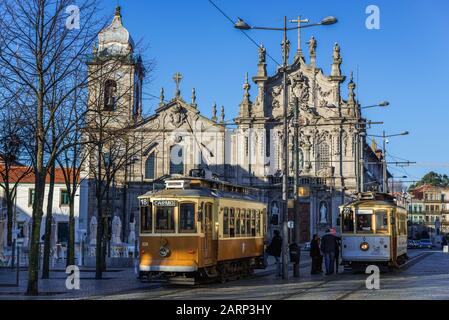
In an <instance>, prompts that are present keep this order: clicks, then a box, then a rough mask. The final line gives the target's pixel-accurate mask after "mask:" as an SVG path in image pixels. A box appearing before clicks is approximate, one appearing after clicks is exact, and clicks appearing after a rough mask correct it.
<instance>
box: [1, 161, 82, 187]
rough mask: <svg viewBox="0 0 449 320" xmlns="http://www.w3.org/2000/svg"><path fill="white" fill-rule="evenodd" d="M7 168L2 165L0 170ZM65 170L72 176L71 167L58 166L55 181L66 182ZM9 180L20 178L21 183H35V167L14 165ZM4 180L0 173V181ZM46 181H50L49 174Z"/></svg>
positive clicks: (14, 180)
mask: <svg viewBox="0 0 449 320" xmlns="http://www.w3.org/2000/svg"><path fill="white" fill-rule="evenodd" d="M4 170H5V167H4V166H2V165H0V172H3V171H4ZM64 170H65V171H66V172H67V173H68V174H69V176H70V177H71V173H70V172H71V169H63V168H56V169H55V183H65V179H64ZM9 177H10V179H9V181H10V182H17V181H18V180H20V183H34V182H35V176H34V173H33V169H32V168H30V167H26V166H15V167H12V168H11V170H10V172H9ZM78 181H79V174H78ZM2 182H4V180H3V175H1V174H0V183H2ZM45 183H50V176H49V175H48V174H47V176H46V177H45Z"/></svg>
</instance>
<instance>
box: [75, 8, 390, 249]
mask: <svg viewBox="0 0 449 320" xmlns="http://www.w3.org/2000/svg"><path fill="white" fill-rule="evenodd" d="M308 46H309V48H308V51H309V52H308V53H309V57H308V59H307V60H308V61H306V57H305V55H304V53H303V51H302V50H301V48H300V46H299V45H298V50H297V51H296V54H295V56H294V57H293V58H292V59H291V60H293V61H292V63H291V64H290V65H289V66H288V68H287V78H288V85H287V89H288V98H289V99H288V110H289V112H288V113H289V135H288V149H289V155H288V159H294V158H293V155H294V154H295V153H296V154H297V155H298V167H299V177H300V180H299V182H300V186H301V188H300V190H301V194H300V197H299V208H300V216H301V223H300V230H301V241H302V242H305V241H309V239H310V238H311V235H313V234H314V233H322V232H324V230H325V229H326V228H328V227H335V226H336V225H337V220H338V219H337V218H338V206H339V205H340V204H342V203H344V202H345V201H347V200H349V199H350V198H351V197H352V196H353V195H354V194H355V193H356V192H357V191H359V190H360V184H361V183H363V184H364V185H366V186H370V188H376V187H378V186H379V185H381V182H382V170H381V169H382V167H381V166H380V165H376V163H375V162H376V161H377V162H379V164H380V157H379V156H378V155H376V154H375V152H374V151H373V150H372V149H371V148H370V147H369V146H368V145H367V143H366V142H365V138H364V136H365V133H366V121H365V119H363V118H362V115H361V107H360V105H359V103H358V102H357V100H356V96H355V87H356V85H355V83H354V81H353V78H352V75H351V77H350V78H349V81H348V83H347V86H348V92H349V94H348V96H347V97H342V94H341V87H342V86H343V85H344V83H345V81H346V77H345V76H344V75H342V73H341V70H340V66H341V64H342V57H341V53H340V47H339V45H338V44H337V43H336V44H335V46H334V49H333V63H332V66H331V73H330V74H329V75H327V74H325V73H324V71H323V70H322V69H320V68H318V67H317V66H316V47H317V41H316V40H315V39H314V38H313V37H312V39H310V41H309V42H308ZM133 49H134V44H133V42H132V39H131V36H130V35H129V32H128V31H127V30H126V29H125V27H124V26H123V23H122V17H121V13H120V10H119V9H118V10H117V11H116V14H115V17H114V20H113V22H112V24H111V25H110V26H109V27H107V28H105V29H104V30H103V31H102V32H100V34H99V45H98V48H95V49H94V57H95V56H98V57H100V56H101V58H102V59H101V61H102V62H101V63H102V64H104V63H106V64H107V63H108V61H109V59H111V60H113V59H117V57H121V58H125V60H126V61H127V63H125V64H123V65H120V67H118V68H116V70H114V71H113V72H111V73H109V74H108V76H107V78H98V77H95V80H92V82H91V83H90V85H89V90H90V92H96V94H97V95H98V96H100V97H102V98H101V99H100V100H103V101H102V102H101V103H100V105H102V108H103V110H104V112H107V113H108V114H111V113H116V114H117V113H119V114H120V115H121V116H123V117H124V119H126V120H125V121H113V122H111V123H113V124H111V125H113V126H116V127H120V126H123V127H127V128H130V127H132V130H130V131H127V132H129V134H130V135H133V137H135V138H136V139H139V141H141V143H140V144H136V145H135V146H134V147H133V148H134V154H133V157H132V161H130V162H129V163H127V164H126V166H125V167H124V168H122V169H121V170H120V173H119V174H117V177H116V179H115V181H114V183H115V188H116V189H114V190H115V191H114V192H115V196H114V197H113V201H114V204H113V205H112V206H111V208H112V209H111V210H112V213H111V215H112V216H113V217H119V218H120V219H121V221H122V225H123V230H122V235H121V239H122V241H123V242H127V241H128V240H129V231H130V228H131V229H133V230H134V227H135V224H137V226H136V227H135V228H136V230H139V229H138V224H139V221H138V220H139V219H138V216H139V213H138V212H139V207H138V201H137V196H139V195H141V194H143V193H145V192H147V191H149V190H152V189H154V188H158V187H160V186H161V185H162V182H163V179H164V177H167V176H170V175H189V174H190V173H191V170H193V169H203V170H204V172H205V175H206V178H217V179H220V180H225V181H229V182H232V183H236V184H240V185H247V186H253V187H256V188H258V189H260V190H261V191H260V196H261V198H262V199H263V200H264V201H265V202H266V203H267V204H268V214H269V217H268V220H269V221H270V229H274V228H279V227H280V219H279V213H280V211H281V210H280V209H281V204H282V190H281V181H282V174H283V173H282V159H283V158H284V154H283V150H282V149H283V148H282V145H283V141H284V139H285V137H284V136H283V126H282V119H283V94H284V92H283V85H282V76H283V75H282V72H281V71H279V70H278V72H277V73H276V74H274V75H268V74H267V62H266V50H265V48H264V47H263V46H261V47H260V48H259V52H258V62H257V64H256V63H255V66H254V69H256V68H257V69H256V70H257V71H256V72H255V75H254V76H253V77H252V85H253V86H255V87H256V88H257V96H256V97H254V98H252V97H251V95H250V89H251V83H250V79H249V77H248V75H247V76H246V79H245V81H244V84H243V98H242V102H241V103H240V105H239V106H236V107H238V108H239V114H238V117H237V118H236V119H233V120H232V121H227V120H226V119H225V110H224V108H223V107H221V109H220V110H217V106H216V105H214V106H213V107H212V115H211V117H207V116H205V115H202V114H201V113H200V111H199V109H198V105H197V102H196V92H195V89H193V90H192V92H191V94H190V92H189V94H188V96H189V98H187V99H185V98H184V95H183V93H182V92H181V87H182V86H181V83H182V75H181V74H179V73H177V74H175V75H174V76H173V80H174V81H175V83H176V91H175V93H174V94H173V95H172V97H166V93H165V91H164V89H161V93H160V101H159V104H158V106H157V108H156V110H155V113H154V114H152V115H150V116H143V115H142V111H141V110H142V107H141V106H142V94H141V90H142V79H143V76H144V75H143V72H142V70H143V68H142V61H141V60H140V58H137V59H134V58H130V57H134V52H133ZM91 68H95V66H93V67H91ZM125 87H126V88H125ZM98 92H101V94H98ZM119 100H121V103H118V102H119ZM186 100H187V101H186ZM114 104H115V105H117V107H114ZM111 106H112V107H111ZM295 108H297V110H298V111H299V116H298V119H299V121H298V127H297V132H298V134H297V135H295V134H294V133H295V130H294V129H295V121H294V117H293V113H294V111H295ZM138 146H140V147H138ZM295 146H297V148H295ZM362 151H363V152H362ZM289 163H290V166H289V172H288V174H289V177H290V178H291V179H293V176H294V171H295V170H294V169H295V164H294V162H293V161H290V162H289ZM364 163H367V165H364ZM91 171H92V170H90V169H89V168H88V167H86V170H85V172H84V174H85V176H86V177H87V178H88V179H86V182H85V187H86V190H87V191H86V194H87V196H86V197H84V198H83V200H82V201H83V202H84V207H85V208H86V212H85V213H84V214H85V215H86V221H92V220H93V219H94V216H95V214H96V202H95V190H94V187H93V184H92V183H91V180H92V179H93V174H92V172H91ZM361 174H363V176H364V179H359V178H358V177H360V176H361ZM365 190H366V188H365ZM289 198H293V195H292V191H291V192H290V196H289ZM130 225H131V227H130ZM85 229H86V230H89V227H88V226H87V225H86V226H85ZM88 236H89V235H88Z"/></svg>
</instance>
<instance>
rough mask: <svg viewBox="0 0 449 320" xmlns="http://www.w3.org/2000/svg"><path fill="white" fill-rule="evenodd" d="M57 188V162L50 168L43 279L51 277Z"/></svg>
mask: <svg viewBox="0 0 449 320" xmlns="http://www.w3.org/2000/svg"><path fill="white" fill-rule="evenodd" d="M54 190H55V164H54V163H52V165H51V168H50V185H49V189H48V203H47V217H46V219H45V234H44V257H43V259H42V279H49V278H50V249H51V248H50V247H51V231H52V222H53V193H54Z"/></svg>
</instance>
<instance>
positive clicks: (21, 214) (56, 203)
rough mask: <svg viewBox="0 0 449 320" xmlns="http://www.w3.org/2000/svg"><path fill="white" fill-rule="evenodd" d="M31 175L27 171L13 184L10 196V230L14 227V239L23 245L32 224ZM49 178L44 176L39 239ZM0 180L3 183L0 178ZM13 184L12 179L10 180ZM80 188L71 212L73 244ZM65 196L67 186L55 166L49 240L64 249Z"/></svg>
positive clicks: (1, 227) (2, 227)
mask: <svg viewBox="0 0 449 320" xmlns="http://www.w3.org/2000/svg"><path fill="white" fill-rule="evenodd" d="M17 170H23V171H26V170H27V168H26V167H17ZM34 180H35V177H34V174H33V173H29V174H27V175H26V176H25V177H24V178H23V179H21V180H20V182H19V183H18V185H17V192H16V196H15V198H14V209H13V230H16V233H17V236H16V237H17V238H19V239H23V246H26V247H28V246H29V239H30V236H31V227H32V213H33V196H34ZM49 180H50V178H49V176H48V175H47V180H46V187H45V199H44V206H43V210H44V216H43V219H42V223H41V234H40V238H41V242H43V240H42V239H43V235H44V233H45V221H46V216H47V204H48V192H49V182H50V181H49ZM0 183H4V182H3V181H0ZM10 183H12V184H15V183H16V181H10ZM4 193H5V191H4V189H3V188H1V189H0V198H1V199H2V201H1V202H0V203H1V207H0V210H1V217H2V219H1V220H2V223H0V236H1V239H2V241H0V242H2V243H3V245H4V246H6V245H7V209H6V201H5V198H4ZM79 193H80V190H78V192H77V194H76V197H75V205H74V215H75V243H79V236H80V232H78V231H79V223H80V222H81V223H82V222H83V221H82V220H80V219H79V212H80V210H79V207H80V196H79ZM69 210H70V209H69V197H68V193H67V187H66V184H65V180H64V175H63V170H62V169H61V168H56V171H55V185H54V193H53V203H52V216H53V223H52V235H51V243H52V248H53V249H59V251H61V249H62V250H64V248H66V247H67V242H68V236H69Z"/></svg>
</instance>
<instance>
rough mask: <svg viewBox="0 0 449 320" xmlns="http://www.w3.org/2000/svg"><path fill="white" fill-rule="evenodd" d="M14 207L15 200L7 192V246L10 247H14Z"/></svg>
mask: <svg viewBox="0 0 449 320" xmlns="http://www.w3.org/2000/svg"><path fill="white" fill-rule="evenodd" d="M13 206H14V200H13V198H12V197H11V196H10V195H9V192H8V191H7V192H6V215H7V219H8V222H7V225H6V244H7V245H8V247H10V246H12V223H13V220H14V217H13Z"/></svg>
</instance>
